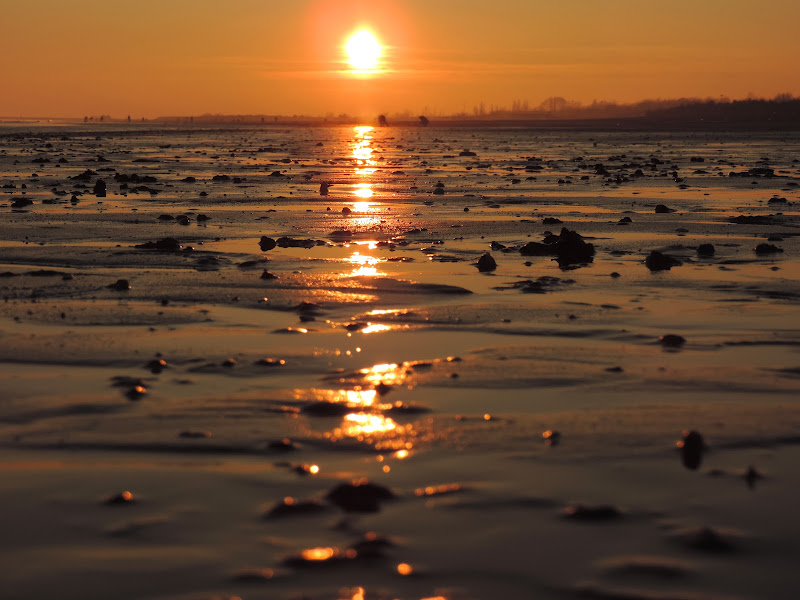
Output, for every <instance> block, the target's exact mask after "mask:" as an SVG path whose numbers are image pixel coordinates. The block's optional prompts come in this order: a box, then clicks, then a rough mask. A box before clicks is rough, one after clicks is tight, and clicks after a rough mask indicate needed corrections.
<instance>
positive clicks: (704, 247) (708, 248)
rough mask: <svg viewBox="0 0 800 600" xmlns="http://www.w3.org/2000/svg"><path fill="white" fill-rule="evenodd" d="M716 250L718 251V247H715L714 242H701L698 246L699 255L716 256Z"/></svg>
mask: <svg viewBox="0 0 800 600" xmlns="http://www.w3.org/2000/svg"><path fill="white" fill-rule="evenodd" d="M715 252H716V249H715V248H714V244H700V245H699V246H698V247H697V255H698V256H704V257H710V256H714V253H715Z"/></svg>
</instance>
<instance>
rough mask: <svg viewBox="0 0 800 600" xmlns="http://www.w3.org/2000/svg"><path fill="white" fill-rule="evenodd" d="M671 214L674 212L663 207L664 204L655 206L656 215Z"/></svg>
mask: <svg viewBox="0 0 800 600" xmlns="http://www.w3.org/2000/svg"><path fill="white" fill-rule="evenodd" d="M671 212H675V211H674V210H672V209H671V208H669V207H667V206H665V205H664V204H658V205H656V214H665V213H671Z"/></svg>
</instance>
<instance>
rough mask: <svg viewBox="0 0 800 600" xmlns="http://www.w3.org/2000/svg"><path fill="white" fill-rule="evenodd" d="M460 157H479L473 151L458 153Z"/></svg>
mask: <svg viewBox="0 0 800 600" xmlns="http://www.w3.org/2000/svg"><path fill="white" fill-rule="evenodd" d="M458 155H459V156H478V155H477V154H476V153H475V152H472V151H471V150H462V151H461V152H459V153H458Z"/></svg>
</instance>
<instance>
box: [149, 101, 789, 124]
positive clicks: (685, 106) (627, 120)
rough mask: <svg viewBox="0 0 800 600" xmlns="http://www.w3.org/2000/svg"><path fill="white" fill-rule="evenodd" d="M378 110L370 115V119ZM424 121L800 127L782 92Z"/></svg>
mask: <svg viewBox="0 0 800 600" xmlns="http://www.w3.org/2000/svg"><path fill="white" fill-rule="evenodd" d="M380 117H383V115H380V116H377V115H376V116H375V117H373V118H372V119H371V120H373V121H375V122H376V123H377V122H378V121H379V119H380ZM428 119H429V125H428V126H433V127H436V126H439V127H441V126H449V127H541V128H579V129H600V130H604V129H623V130H624V129H633V130H639V129H690V130H691V129H741V130H745V131H748V130H756V131H760V130H768V131H769V130H782V129H791V130H797V129H800V99H796V98H793V97H791V96H788V95H783V96H778V97H776V98H774V99H771V100H761V99H759V100H735V101H714V100H709V101H696V100H665V101H646V102H640V103H636V104H626V105H619V104H612V103H594V104H591V105H586V106H582V105H578V104H573V103H569V102H567V101H566V100H564V99H563V98H551V99H549V100H547V101H545V102H543V103H542V105H540V107H539V108H537V109H534V110H520V109H519V108H518V109H517V110H513V109H512V110H504V109H497V110H493V111H490V112H485V111H484V110H482V109H477V110H475V111H474V112H473V114H463V113H462V114H456V115H444V116H435V115H434V116H428ZM156 121H159V122H187V121H188V122H191V123H196V124H219V123H246V124H254V123H264V124H276V123H278V124H282V125H293V124H296V125H320V124H332V125H350V124H355V123H361V122H364V119H363V118H357V117H353V116H350V115H339V116H337V117H331V116H328V117H304V116H292V117H287V116H264V115H247V116H244V115H238V116H234V115H227V116H223V115H202V116H199V117H161V118H159V119H156ZM386 122H387V124H388V126H422V123H421V121H420V118H419V117H417V116H410V115H407V114H404V115H398V116H394V117H393V116H391V115H390V116H388V118H386Z"/></svg>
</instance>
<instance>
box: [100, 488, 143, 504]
mask: <svg viewBox="0 0 800 600" xmlns="http://www.w3.org/2000/svg"><path fill="white" fill-rule="evenodd" d="M134 502H136V500H135V499H134V497H133V494H132V493H131V492H129V491H128V490H125V491H124V492H120V493H119V494H114V495H113V496H110V497H109V498H106V500H104V501H103V504H105V505H107V506H119V505H124V504H133V503H134Z"/></svg>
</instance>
